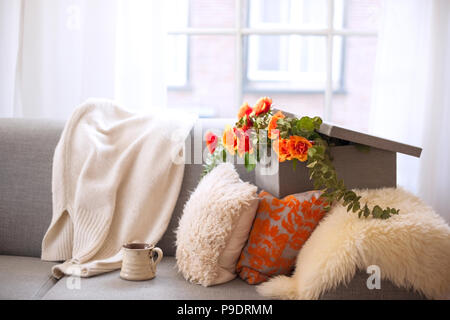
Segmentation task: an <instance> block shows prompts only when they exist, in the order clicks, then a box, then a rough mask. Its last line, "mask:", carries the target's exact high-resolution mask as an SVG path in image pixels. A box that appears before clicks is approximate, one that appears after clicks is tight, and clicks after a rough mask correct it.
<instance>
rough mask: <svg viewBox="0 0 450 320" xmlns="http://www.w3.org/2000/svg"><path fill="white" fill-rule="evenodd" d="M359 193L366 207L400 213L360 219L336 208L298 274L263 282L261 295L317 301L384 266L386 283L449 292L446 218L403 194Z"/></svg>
mask: <svg viewBox="0 0 450 320" xmlns="http://www.w3.org/2000/svg"><path fill="white" fill-rule="evenodd" d="M357 193H358V194H359V195H361V196H362V198H361V202H362V203H366V202H367V203H368V205H369V206H373V205H376V204H378V205H381V207H388V206H389V207H395V208H398V209H400V214H399V215H395V216H392V217H391V218H389V219H386V220H381V219H373V218H367V219H359V218H358V215H357V214H353V213H349V212H347V210H346V208H345V207H343V206H342V205H340V204H336V205H335V206H333V208H332V209H331V211H330V212H329V213H328V215H327V217H325V218H324V219H323V220H322V221H321V223H320V224H319V226H318V227H317V228H316V230H315V231H314V232H313V234H312V235H311V237H310V238H309V239H308V241H307V242H306V244H305V245H304V246H303V248H302V250H301V251H300V253H299V255H298V257H297V264H296V269H295V273H294V275H293V276H292V277H286V276H278V277H276V278H273V279H271V280H269V281H268V282H265V283H263V284H262V285H260V286H259V287H258V292H259V293H261V294H263V295H265V296H270V297H275V298H281V299H318V298H319V297H320V296H321V294H322V293H324V292H325V291H328V290H331V289H333V288H335V287H337V286H338V285H339V284H341V283H343V284H346V283H348V282H349V281H350V280H351V279H352V278H353V276H354V275H355V271H356V270H357V269H362V270H366V269H367V267H368V266H370V265H377V266H379V268H380V271H381V278H382V279H388V280H390V281H391V282H392V283H394V284H395V285H397V286H398V287H406V288H412V289H414V290H416V291H419V292H421V293H422V294H424V295H425V296H426V297H428V298H442V297H445V296H446V294H448V293H449V291H450V272H449V270H450V227H449V226H448V224H447V223H446V222H445V221H444V219H442V217H440V216H439V215H437V214H436V213H435V212H434V211H433V210H432V209H431V208H430V207H428V206H427V205H425V204H424V203H423V202H422V201H421V200H420V199H419V198H417V197H415V196H413V195H412V194H410V193H408V192H406V191H404V190H402V189H395V188H385V189H377V190H364V191H358V192H357ZM381 289H383V288H381ZM367 290H369V289H367Z"/></svg>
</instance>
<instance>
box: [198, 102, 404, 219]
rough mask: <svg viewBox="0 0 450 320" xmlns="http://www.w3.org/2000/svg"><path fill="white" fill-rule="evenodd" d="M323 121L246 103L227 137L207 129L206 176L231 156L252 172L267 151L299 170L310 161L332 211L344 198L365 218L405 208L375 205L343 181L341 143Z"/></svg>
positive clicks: (349, 207) (313, 176) (384, 216)
mask: <svg viewBox="0 0 450 320" xmlns="http://www.w3.org/2000/svg"><path fill="white" fill-rule="evenodd" d="M321 124H322V119H321V118H320V117H313V118H311V117H307V116H305V117H301V118H296V117H288V116H285V115H284V114H283V113H282V112H281V111H277V112H274V110H273V109H272V99H271V98H268V97H263V98H260V99H259V100H258V101H257V102H256V104H255V105H254V106H253V107H251V106H250V105H249V104H248V103H247V102H245V103H244V104H243V105H242V106H241V107H240V108H239V112H238V121H237V122H236V123H235V125H234V126H227V127H226V128H225V130H224V132H223V134H222V136H221V137H219V136H217V135H215V134H214V133H212V132H207V133H206V136H205V138H206V145H207V147H208V150H209V155H208V157H207V159H206V161H205V169H204V174H207V173H208V172H209V171H211V170H212V169H213V168H214V167H215V166H216V165H218V164H219V163H220V162H225V161H227V158H228V157H230V156H235V155H237V156H239V157H241V158H244V164H245V167H246V168H247V170H249V171H251V170H253V169H254V168H255V167H256V163H257V162H259V161H260V160H261V156H262V152H263V151H268V150H273V151H274V152H275V153H276V156H277V160H278V161H279V162H284V161H292V164H293V170H295V168H296V166H297V163H298V162H303V163H305V165H306V167H307V168H308V169H309V174H310V179H311V180H312V181H313V184H314V188H316V189H319V190H322V191H323V193H322V198H324V200H326V201H327V203H328V205H327V207H326V208H325V209H326V210H329V209H330V208H331V205H332V204H333V202H336V201H341V202H342V204H343V205H344V206H346V207H347V211H352V212H354V213H358V216H359V217H362V216H364V217H366V218H367V217H369V216H370V215H371V216H373V217H374V218H381V219H387V218H389V217H391V216H392V215H394V214H398V213H399V210H397V209H395V208H389V207H388V208H384V209H383V208H381V207H380V206H378V205H376V206H374V207H373V208H369V207H368V205H367V203H366V204H364V205H362V204H361V203H360V199H361V197H360V196H358V195H357V194H356V193H355V192H354V191H352V190H348V189H347V188H346V187H345V184H344V181H343V180H342V179H338V177H337V174H336V170H335V168H334V166H333V163H332V160H331V156H330V152H329V145H336V144H339V143H340V142H339V141H338V140H337V139H333V138H330V137H328V136H325V135H322V134H321V133H319V132H318V129H319V128H320V126H321Z"/></svg>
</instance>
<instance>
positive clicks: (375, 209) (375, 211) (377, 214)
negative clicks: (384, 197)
mask: <svg viewBox="0 0 450 320" xmlns="http://www.w3.org/2000/svg"><path fill="white" fill-rule="evenodd" d="M382 214H383V209H381V207H380V206H375V207H373V209H372V215H373V216H374V217H375V218H380V217H381V216H382Z"/></svg>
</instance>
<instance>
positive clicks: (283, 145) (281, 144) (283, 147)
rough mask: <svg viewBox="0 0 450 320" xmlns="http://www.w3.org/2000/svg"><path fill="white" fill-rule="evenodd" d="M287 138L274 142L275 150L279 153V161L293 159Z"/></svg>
mask: <svg viewBox="0 0 450 320" xmlns="http://www.w3.org/2000/svg"><path fill="white" fill-rule="evenodd" d="M288 142H289V140H287V139H277V140H274V141H273V143H272V146H273V150H275V152H276V153H277V154H278V161H280V162H284V161H286V160H291V154H290V151H289V148H288Z"/></svg>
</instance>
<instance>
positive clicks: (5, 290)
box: [0, 255, 56, 300]
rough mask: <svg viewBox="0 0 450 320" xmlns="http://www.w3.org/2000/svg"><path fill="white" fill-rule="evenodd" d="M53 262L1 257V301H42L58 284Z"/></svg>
mask: <svg viewBox="0 0 450 320" xmlns="http://www.w3.org/2000/svg"><path fill="white" fill-rule="evenodd" d="M53 265H54V263H52V262H45V261H41V260H40V259H39V258H31V257H15V256H1V255H0V299H21V300H25V299H41V298H42V297H43V295H44V294H45V293H46V292H47V291H48V290H49V289H50V288H51V287H52V286H53V285H54V284H55V283H56V280H55V279H54V278H53V277H52V276H51V267H52V266H53Z"/></svg>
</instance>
